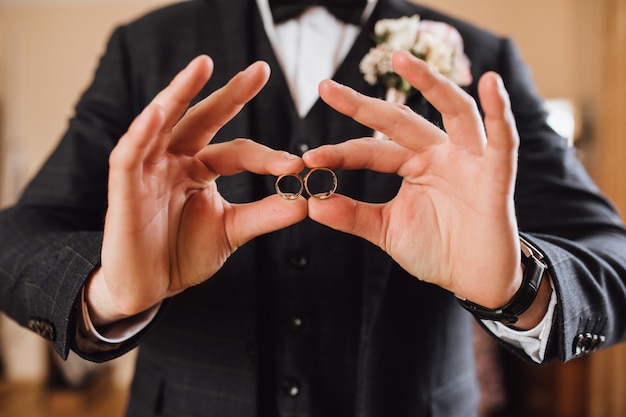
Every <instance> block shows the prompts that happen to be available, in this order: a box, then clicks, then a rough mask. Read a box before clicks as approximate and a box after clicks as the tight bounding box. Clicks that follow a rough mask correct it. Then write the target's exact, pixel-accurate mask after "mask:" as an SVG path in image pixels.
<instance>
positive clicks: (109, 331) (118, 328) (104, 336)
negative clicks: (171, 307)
mask: <svg viewBox="0 0 626 417" xmlns="http://www.w3.org/2000/svg"><path fill="white" fill-rule="evenodd" d="M160 307H161V303H159V304H157V305H155V306H153V307H151V308H149V309H148V310H146V311H144V312H142V313H139V314H137V315H134V316H132V317H129V318H126V319H124V320H120V321H118V322H115V323H112V324H109V325H107V326H104V327H103V328H100V329H99V330H98V329H96V327H95V326H94V325H93V322H92V321H91V317H90V315H89V308H88V307H87V302H86V300H85V289H84V288H83V290H82V293H81V311H82V314H81V316H82V319H83V325H84V329H85V331H86V332H87V336H89V337H91V338H92V339H95V340H97V341H100V342H104V343H110V344H119V343H123V342H126V341H128V340H130V339H131V338H132V337H133V336H136V335H137V334H139V332H141V331H142V330H143V329H145V328H146V327H147V326H148V324H150V322H151V321H152V320H153V319H154V317H155V316H156V314H157V312H158V311H159V308H160Z"/></svg>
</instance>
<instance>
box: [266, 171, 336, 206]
mask: <svg viewBox="0 0 626 417" xmlns="http://www.w3.org/2000/svg"><path fill="white" fill-rule="evenodd" d="M331 180H332V183H331ZM281 184H282V185H281ZM281 186H282V187H283V188H281ZM328 187H329V188H328ZM275 188H276V193H278V195H279V196H281V197H282V198H284V199H285V200H295V199H296V198H298V197H300V196H301V195H302V193H303V192H304V191H305V190H306V192H307V194H308V195H310V196H311V197H313V198H317V199H318V200H325V199H327V198H328V197H330V196H331V195H333V194H335V191H336V190H337V175H335V173H334V172H333V170H332V169H330V168H312V169H311V170H309V172H307V173H306V175H305V176H304V178H302V177H301V176H300V175H299V174H282V175H280V176H279V177H278V178H277V179H276V184H275ZM320 188H321V189H322V191H319V189H320Z"/></svg>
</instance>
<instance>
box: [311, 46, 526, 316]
mask: <svg viewBox="0 0 626 417" xmlns="http://www.w3.org/2000/svg"><path fill="white" fill-rule="evenodd" d="M393 65H394V68H395V69H396V72H397V73H398V74H400V75H401V76H403V77H404V78H405V79H406V80H407V81H409V82H410V83H411V85H413V86H414V87H415V88H416V89H417V90H419V91H421V92H422V94H423V95H424V97H425V99H426V100H428V101H429V102H430V103H431V104H432V105H433V106H434V107H435V108H437V109H438V110H439V111H440V112H441V114H442V116H443V122H444V125H445V129H446V131H445V132H444V131H443V130H441V129H439V128H438V127H436V126H434V125H432V124H431V123H430V122H428V121H427V120H425V119H424V118H422V117H421V116H419V115H418V114H416V113H414V112H413V111H412V110H411V109H409V108H408V107H405V106H402V105H398V104H393V103H388V102H385V101H382V100H378V99H374V98H370V97H366V96H363V95H361V94H359V93H357V92H355V91H353V90H352V89H350V88H348V87H344V86H341V85H338V84H336V83H334V82H332V81H324V82H323V83H322V84H321V85H320V95H321V97H322V98H323V99H324V101H326V102H327V103H328V104H329V105H330V106H332V107H333V108H335V109H336V110H338V111H339V112H341V113H343V114H345V115H347V116H350V117H352V118H353V119H354V120H356V121H358V122H360V123H362V124H364V125H367V126H369V127H371V128H372V129H374V130H377V131H381V132H382V133H384V134H385V135H386V136H387V137H389V138H390V139H391V140H375V139H371V138H363V139H355V140H351V141H347V142H344V143H341V144H337V145H328V146H323V147H320V148H318V149H315V150H312V151H309V152H307V153H305V154H304V156H303V159H304V161H305V163H306V165H307V166H308V167H319V166H327V167H337V168H343V169H370V170H373V171H378V172H386V173H397V174H398V175H399V176H401V177H402V179H403V181H402V185H401V187H400V190H399V191H398V194H397V195H396V196H395V197H394V198H393V199H392V200H391V201H389V202H387V203H384V204H368V203H364V202H359V201H355V200H352V199H350V198H348V197H346V196H342V195H333V196H332V197H331V198H329V199H327V200H324V201H319V200H316V199H309V202H308V204H309V216H310V217H311V218H312V219H314V220H316V221H318V222H320V223H322V224H325V225H328V226H330V227H333V228H335V229H338V230H341V231H344V232H348V233H352V234H354V235H357V236H361V237H363V238H365V239H367V240H369V241H371V242H372V243H374V244H376V245H378V246H379V247H381V248H382V249H383V250H385V251H386V252H387V253H388V254H389V255H390V256H391V257H392V258H393V259H394V260H395V261H396V262H398V264H400V265H401V266H402V267H403V268H404V269H405V270H406V271H408V272H409V273H411V274H412V275H414V276H416V277H418V278H419V279H421V280H423V281H427V282H430V283H434V284H437V285H439V286H441V287H443V288H445V289H447V290H449V291H451V292H453V293H455V294H457V295H458V296H460V297H466V298H467V299H469V300H471V301H473V302H475V303H479V304H481V305H484V306H486V307H491V308H497V307H501V306H503V305H504V304H506V303H507V302H508V301H509V300H510V299H511V298H512V297H513V295H514V294H515V292H516V291H517V290H518V289H519V287H520V284H521V268H520V245H519V241H518V230H517V222H516V218H515V210H514V203H513V192H514V182H515V175H516V170H517V162H516V161H517V147H518V143H519V138H518V134H517V130H516V127H515V123H514V120H513V115H512V113H511V110H510V103H509V99H508V95H507V93H506V91H505V89H504V87H503V85H502V82H501V80H500V78H499V76H498V75H496V74H494V73H489V74H486V75H485V76H484V77H483V78H482V79H481V81H480V83H479V96H480V100H481V104H482V107H483V110H484V112H485V119H484V123H483V120H482V119H481V116H480V114H479V112H478V109H477V106H476V103H475V102H474V100H473V99H472V98H471V97H470V96H469V95H468V94H466V93H465V92H463V91H462V90H461V89H460V88H459V87H458V86H457V85H455V84H453V83H452V82H450V81H449V80H448V79H446V78H444V77H442V76H440V75H439V74H438V73H436V72H435V71H434V70H433V69H431V68H430V67H429V66H428V65H427V64H426V63H424V62H423V61H421V60H418V59H416V58H414V57H412V56H411V55H409V54H408V53H402V52H400V53H396V54H395V55H394V57H393Z"/></svg>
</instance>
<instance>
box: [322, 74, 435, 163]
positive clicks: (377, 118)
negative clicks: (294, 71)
mask: <svg viewBox="0 0 626 417" xmlns="http://www.w3.org/2000/svg"><path fill="white" fill-rule="evenodd" d="M319 93H320V97H321V98H322V99H323V100H324V101H325V102H326V103H327V104H328V105H329V106H331V107H332V108H334V109H335V110H337V111H338V112H340V113H342V114H345V115H346V116H348V117H351V118H353V119H354V120H356V121H357V122H359V123H361V124H364V125H365V126H368V127H371V128H372V129H374V130H376V131H380V132H382V133H384V134H385V135H387V136H388V137H389V138H391V139H393V140H394V141H397V142H398V143H400V144H401V145H403V146H406V147H408V148H410V149H413V150H414V151H419V150H420V149H422V148H424V147H426V146H431V145H434V144H437V143H442V142H444V141H445V140H446V134H445V133H444V132H443V131H441V129H439V128H438V127H436V126H434V125H433V124H432V123H430V122H429V121H428V120H426V119H424V118H423V117H422V116H420V115H418V114H417V113H415V112H414V111H412V110H411V109H410V108H409V107H407V106H404V105H400V104H397V103H390V102H387V101H383V100H380V99H376V98H372V97H368V96H365V95H363V94H360V93H358V92H356V91H354V90H353V89H351V88H349V87H346V86H344V85H341V84H338V83H336V82H334V81H332V80H324V81H322V82H321V83H320V86H319Z"/></svg>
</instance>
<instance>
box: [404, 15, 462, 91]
mask: <svg viewBox="0 0 626 417" xmlns="http://www.w3.org/2000/svg"><path fill="white" fill-rule="evenodd" d="M411 52H413V54H415V55H416V56H417V57H419V58H421V59H423V60H425V61H426V62H428V63H429V64H431V65H432V66H434V67H435V68H436V69H437V70H438V71H439V72H440V73H441V74H443V75H445V76H446V77H448V78H450V79H451V80H452V81H454V82H455V83H457V84H458V85H460V86H467V85H469V84H471V83H472V73H471V71H470V61H469V58H468V57H467V55H465V53H464V52H463V38H462V37H461V34H460V33H459V31H458V30H456V29H455V28H454V27H452V26H450V25H448V24H447V23H443V22H435V21H432V20H422V21H421V22H420V27H419V32H418V37H417V42H416V43H415V45H414V46H413V48H412V50H411Z"/></svg>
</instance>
